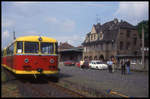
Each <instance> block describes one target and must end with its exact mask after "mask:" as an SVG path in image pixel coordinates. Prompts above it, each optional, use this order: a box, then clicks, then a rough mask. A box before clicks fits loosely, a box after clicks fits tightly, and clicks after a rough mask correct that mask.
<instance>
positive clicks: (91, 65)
mask: <svg viewBox="0 0 150 99" xmlns="http://www.w3.org/2000/svg"><path fill="white" fill-rule="evenodd" d="M89 68H94V69H107V68H108V65H107V64H104V63H102V62H101V61H96V60H95V61H91V62H90V63H89Z"/></svg>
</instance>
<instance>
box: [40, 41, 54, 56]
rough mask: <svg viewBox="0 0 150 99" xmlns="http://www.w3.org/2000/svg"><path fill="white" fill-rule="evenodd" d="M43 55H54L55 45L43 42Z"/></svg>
mask: <svg viewBox="0 0 150 99" xmlns="http://www.w3.org/2000/svg"><path fill="white" fill-rule="evenodd" d="M41 53H43V54H53V53H54V44H53V43H46V42H41Z"/></svg>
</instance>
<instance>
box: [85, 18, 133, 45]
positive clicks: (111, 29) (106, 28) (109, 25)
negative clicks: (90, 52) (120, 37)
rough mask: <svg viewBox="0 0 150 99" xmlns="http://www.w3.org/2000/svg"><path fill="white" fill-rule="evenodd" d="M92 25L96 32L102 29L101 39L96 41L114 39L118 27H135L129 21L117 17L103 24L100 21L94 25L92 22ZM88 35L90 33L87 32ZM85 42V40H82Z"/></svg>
mask: <svg viewBox="0 0 150 99" xmlns="http://www.w3.org/2000/svg"><path fill="white" fill-rule="evenodd" d="M93 27H95V30H96V33H100V32H101V31H102V33H103V39H102V40H99V39H98V41H101V42H103V41H112V40H113V41H115V40H116V37H117V34H118V31H119V29H120V28H125V29H136V26H133V25H131V24H130V23H128V22H126V21H123V20H121V21H120V22H119V21H118V19H116V18H115V19H114V20H112V21H109V22H106V23H104V24H103V25H101V24H100V23H97V24H96V25H95V24H94V25H93ZM87 35H88V36H89V35H90V33H88V34H87ZM84 43H85V41H84Z"/></svg>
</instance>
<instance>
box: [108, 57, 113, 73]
mask: <svg viewBox="0 0 150 99" xmlns="http://www.w3.org/2000/svg"><path fill="white" fill-rule="evenodd" d="M107 64H108V70H109V73H112V64H113V62H112V61H111V58H110V59H109V60H108V61H107Z"/></svg>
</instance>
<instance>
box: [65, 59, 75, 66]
mask: <svg viewBox="0 0 150 99" xmlns="http://www.w3.org/2000/svg"><path fill="white" fill-rule="evenodd" d="M74 65H75V62H74V61H71V60H68V61H64V66H74Z"/></svg>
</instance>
